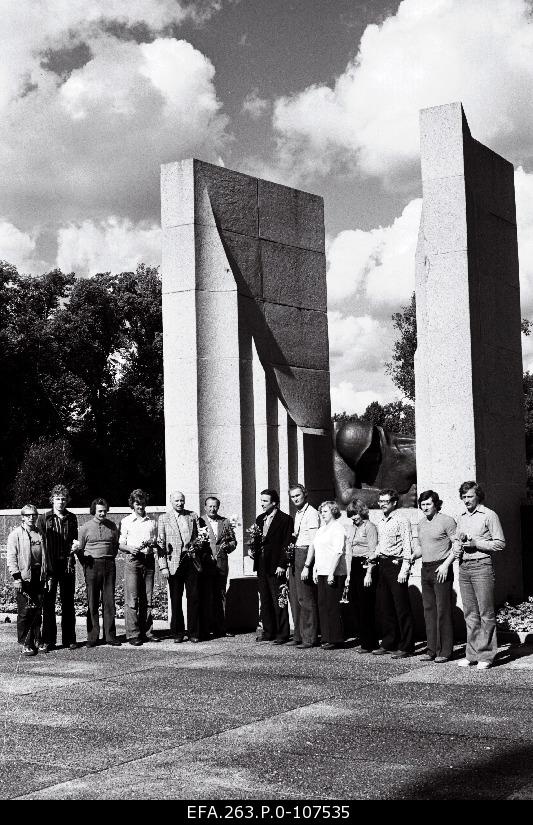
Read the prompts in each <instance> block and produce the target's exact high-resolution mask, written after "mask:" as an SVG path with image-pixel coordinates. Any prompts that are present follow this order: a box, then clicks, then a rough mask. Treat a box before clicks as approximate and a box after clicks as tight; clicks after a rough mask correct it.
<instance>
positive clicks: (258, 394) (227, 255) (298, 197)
mask: <svg viewBox="0 0 533 825" xmlns="http://www.w3.org/2000/svg"><path fill="white" fill-rule="evenodd" d="M323 212H324V208H323V201H322V198H319V197H317V196H316V195H310V194H308V193H306V192H300V191H298V190H295V189H290V188H288V187H285V186H279V185H277V184H274V183H270V182H268V181H263V180H259V179H257V178H253V177H250V176H247V175H242V174H239V173H237V172H232V171H230V170H228V169H225V168H222V167H218V166H213V165H211V164H207V163H203V162H201V161H198V160H186V161H181V162H178V163H169V164H165V165H164V166H162V169H161V219H162V229H163V265H162V271H163V319H164V324H163V355H164V379H165V439H166V447H165V449H166V472H167V489H168V492H170V491H171V490H172V489H180V490H183V491H184V492H185V493H186V496H187V504H188V505H189V506H191V507H193V508H195V509H198V508H201V505H202V502H203V499H204V497H205V496H206V495H208V494H214V495H217V496H219V498H220V499H221V500H222V508H223V511H224V513H226V514H227V515H237V516H238V517H239V519H240V520H241V528H240V531H239V532H240V536H241V538H242V531H243V529H244V528H246V527H247V526H248V525H249V524H250V523H251V522H252V521H253V518H254V517H255V514H256V512H257V509H258V494H259V492H260V491H261V489H263V488H264V487H267V486H275V487H277V488H278V489H280V492H281V495H282V501H283V503H284V504H285V506H287V504H288V497H287V487H288V484H289V482H290V481H292V480H300V481H302V482H304V483H305V484H306V485H307V486H308V489H309V492H310V498H311V500H312V501H313V502H314V503H318V501H320V500H322V499H323V498H324V497H325V496H328V497H329V496H331V495H332V493H333V467H332V454H331V424H330V420H331V419H330V399H329V353H328V332H327V317H326V277H325V271H326V263H325V253H324V214H323ZM239 549H240V550H241V551H242V541H241V542H240V547H239ZM243 565H244V566H243ZM243 570H244V571H245V572H249V566H248V565H247V564H246V565H245V564H244V560H243V557H242V552H241V553H240V554H232V556H231V571H230V572H231V574H232V575H241V574H242V573H243Z"/></svg>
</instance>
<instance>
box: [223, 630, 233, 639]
mask: <svg viewBox="0 0 533 825" xmlns="http://www.w3.org/2000/svg"><path fill="white" fill-rule="evenodd" d="M224 635H225V636H227V637H228V639H234V638H235V633H231V632H230V631H229V630H226V632H225V634H224Z"/></svg>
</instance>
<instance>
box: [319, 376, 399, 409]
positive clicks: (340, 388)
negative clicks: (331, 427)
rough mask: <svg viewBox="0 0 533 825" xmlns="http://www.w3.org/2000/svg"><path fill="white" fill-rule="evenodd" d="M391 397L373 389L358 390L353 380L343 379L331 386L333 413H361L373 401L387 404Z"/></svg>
mask: <svg viewBox="0 0 533 825" xmlns="http://www.w3.org/2000/svg"><path fill="white" fill-rule="evenodd" d="M389 400H390V399H389V397H388V396H387V397H384V396H383V395H381V394H380V393H377V392H374V391H373V390H356V389H355V387H354V385H353V383H352V382H351V381H341V382H340V383H339V384H337V385H336V386H332V387H331V412H332V413H342V412H346V413H349V414H351V413H358V415H361V414H362V413H364V411H365V410H366V408H367V407H368V405H369V404H371V403H372V401H379V403H380V404H386V403H388V401H389Z"/></svg>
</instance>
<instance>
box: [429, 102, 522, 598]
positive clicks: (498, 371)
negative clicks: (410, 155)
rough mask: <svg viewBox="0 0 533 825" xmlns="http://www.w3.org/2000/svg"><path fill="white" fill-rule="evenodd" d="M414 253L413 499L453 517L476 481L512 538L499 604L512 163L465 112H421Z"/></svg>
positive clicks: (513, 473)
mask: <svg viewBox="0 0 533 825" xmlns="http://www.w3.org/2000/svg"><path fill="white" fill-rule="evenodd" d="M420 123H421V160H422V183H423V207H422V219H421V225H420V233H419V239H418V248H417V255H416V310H417V339H418V349H417V352H416V358H415V377H416V463H417V486H418V490H419V491H421V490H425V489H428V488H432V489H434V490H438V492H439V493H440V495H441V498H442V499H443V501H444V507H443V509H444V510H445V511H446V512H449V513H450V514H454V513H457V511H458V509H459V506H460V502H459V498H458V488H459V485H460V483H461V482H462V481H466V480H469V479H476V480H477V481H478V482H479V483H480V484H481V486H482V487H483V489H484V490H485V493H486V502H487V506H489V507H492V508H494V509H495V510H497V512H498V514H499V516H500V517H501V520H502V524H503V529H504V532H505V536H506V539H507V548H506V550H505V551H504V553H502V554H500V557H498V555H497V556H496V558H495V562H496V599H497V601H502V599H504V598H507V597H519V596H520V595H521V579H522V571H521V536H520V505H521V504H523V503H524V497H525V443H524V409H523V390H522V351H521V339H520V331H521V323H520V322H521V316H520V288H519V280H518V248H517V236H516V215H515V198H514V170H513V166H512V164H511V163H509V162H508V161H506V160H504V159H503V158H502V157H500V156H499V155H497V154H496V153H495V152H493V151H491V150H490V149H488V148H487V147H486V146H483V145H482V144H481V143H479V142H478V141H477V140H475V139H474V138H472V136H471V134H470V130H469V128H468V123H467V121H466V117H465V115H464V112H463V109H462V106H461V104H460V103H451V104H449V105H446V106H437V107H434V108H431V109H424V110H422V112H421V116H420Z"/></svg>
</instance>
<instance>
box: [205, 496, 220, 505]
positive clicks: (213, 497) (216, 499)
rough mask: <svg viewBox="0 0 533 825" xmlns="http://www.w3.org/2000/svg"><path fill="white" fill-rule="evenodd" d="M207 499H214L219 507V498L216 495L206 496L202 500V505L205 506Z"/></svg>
mask: <svg viewBox="0 0 533 825" xmlns="http://www.w3.org/2000/svg"><path fill="white" fill-rule="evenodd" d="M208 501H216V503H217V507H220V499H219V498H217V497H216V496H206V497H205V500H204V507H205V506H206V504H207V502H208Z"/></svg>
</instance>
